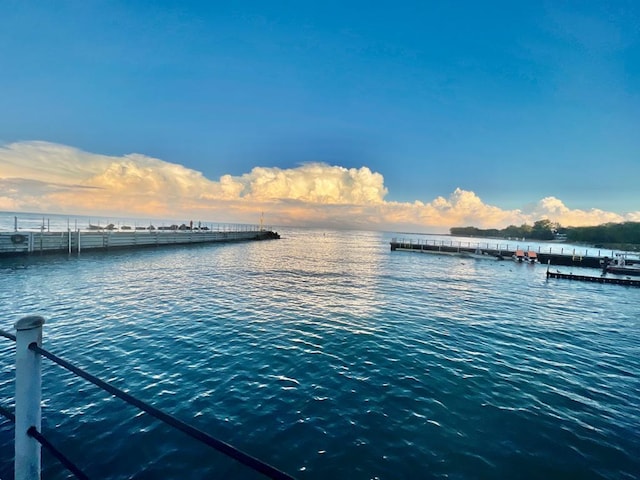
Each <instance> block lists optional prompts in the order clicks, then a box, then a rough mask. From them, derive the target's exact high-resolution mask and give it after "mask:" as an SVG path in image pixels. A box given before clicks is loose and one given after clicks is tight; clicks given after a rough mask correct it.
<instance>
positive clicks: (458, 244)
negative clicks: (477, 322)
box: [391, 238, 614, 269]
mask: <svg viewBox="0 0 640 480" xmlns="http://www.w3.org/2000/svg"><path fill="white" fill-rule="evenodd" d="M557 248H558V247H557V246H556V250H555V251H554V250H553V247H549V250H548V251H545V250H544V249H543V248H542V247H538V248H536V249H532V248H529V247H528V246H526V245H522V244H519V245H518V244H516V245H508V244H500V243H489V242H477V243H472V242H462V241H455V240H422V241H418V242H415V241H412V240H399V239H396V238H394V239H392V240H391V251H396V250H399V251H410V252H419V253H440V254H450V255H456V254H476V253H477V252H478V251H482V254H483V255H485V256H487V257H488V258H490V257H495V258H498V259H501V258H502V259H507V258H508V259H511V257H512V256H513V255H514V254H515V253H516V252H517V251H519V250H523V251H534V252H535V253H536V256H537V258H538V262H539V263H547V264H551V265H562V266H566V267H588V268H600V269H602V266H603V264H604V262H605V261H606V260H607V259H611V258H613V257H614V252H613V251H611V250H601V249H600V250H598V249H591V250H589V249H585V250H581V251H578V250H577V249H575V248H566V249H565V248H564V247H560V251H559V252H558V251H557Z"/></svg>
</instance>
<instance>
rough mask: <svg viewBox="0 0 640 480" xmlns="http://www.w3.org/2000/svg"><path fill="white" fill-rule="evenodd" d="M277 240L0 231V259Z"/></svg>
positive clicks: (198, 233) (259, 233) (190, 233)
mask: <svg viewBox="0 0 640 480" xmlns="http://www.w3.org/2000/svg"><path fill="white" fill-rule="evenodd" d="M278 238H280V235H278V233H277V232H274V231H271V230H262V229H260V230H229V231H212V230H129V231H115V230H100V231H80V230H76V231H71V230H68V231H62V232H45V231H40V232H0V257H4V256H13V255H33V254H45V253H74V252H77V253H80V252H81V251H85V250H90V251H96V250H112V249H127V248H129V249H130V248H142V247H159V246H168V245H191V244H202V243H222V242H244V241H253V240H271V239H278Z"/></svg>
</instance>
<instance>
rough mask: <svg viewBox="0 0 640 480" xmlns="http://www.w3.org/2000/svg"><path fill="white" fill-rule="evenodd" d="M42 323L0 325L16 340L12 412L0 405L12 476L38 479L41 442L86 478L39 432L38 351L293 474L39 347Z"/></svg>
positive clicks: (181, 425)
mask: <svg viewBox="0 0 640 480" xmlns="http://www.w3.org/2000/svg"><path fill="white" fill-rule="evenodd" d="M43 325H44V319H43V318H42V317H39V316H28V317H24V318H22V319H20V320H19V321H18V322H16V324H15V327H16V334H15V335H13V334H11V333H8V332H5V331H2V330H0V336H2V337H5V338H7V339H9V340H12V341H14V342H15V344H16V369H15V376H16V378H15V413H12V412H11V411H10V410H9V409H8V408H5V407H3V406H0V415H2V416H4V417H5V418H7V419H8V420H10V421H12V422H13V423H14V424H15V457H14V470H15V479H16V480H39V479H40V474H41V449H42V447H45V449H47V450H48V451H49V452H50V453H51V454H52V455H53V456H54V457H55V458H56V459H58V460H59V461H60V462H61V463H62V464H63V465H64V466H65V467H66V468H67V469H68V470H69V471H70V472H71V473H73V474H74V475H75V477H76V478H80V479H86V478H89V477H88V476H87V475H86V474H85V473H83V471H82V470H81V469H80V468H79V467H78V466H77V465H76V464H75V463H74V462H73V461H72V460H70V459H69V458H68V457H67V456H66V455H64V454H63V453H62V452H61V451H59V450H58V449H57V448H56V447H55V446H54V445H52V444H51V442H49V441H48V440H47V439H46V437H45V436H44V435H43V434H42V431H41V430H42V428H41V424H42V407H41V404H42V357H45V358H47V359H48V360H51V361H52V362H54V363H55V364H57V365H59V366H61V367H62V368H64V369H66V370H69V371H70V372H72V373H74V374H75V375H77V376H79V377H81V378H84V379H85V380H87V381H89V382H91V383H93V384H94V385H96V386H97V387H99V388H101V389H102V390H104V391H106V392H108V393H110V394H111V395H113V396H115V397H118V398H120V399H121V400H123V401H125V402H126V403H128V404H130V405H133V406H134V407H137V408H138V409H139V410H141V411H143V412H145V413H148V414H149V415H151V416H153V417H155V418H156V419H158V420H160V421H162V422H164V423H166V424H168V425H170V426H172V427H173V428H175V429H177V430H180V431H181V432H183V433H184V434H186V435H188V436H190V437H192V438H194V439H196V440H198V441H200V442H201V443H204V444H205V445H207V446H209V447H211V448H213V449H215V450H217V451H219V452H221V453H223V454H225V455H227V456H228V457H231V458H233V459H235V460H237V461H238V462H240V463H242V464H243V465H245V466H247V467H248V468H251V469H253V470H255V471H256V472H260V473H262V474H263V475H265V476H266V477H268V478H272V479H277V480H285V479H286V480H291V479H293V477H292V476H290V475H288V474H286V473H285V472H283V471H281V470H278V469H277V468H275V467H272V466H271V465H269V464H267V463H265V462H263V461H262V460H259V459H257V458H255V457H253V456H251V455H249V454H247V453H245V452H243V451H241V450H239V449H237V448H236V447H233V446H232V445H229V444H228V443H225V442H223V441H221V440H219V439H216V438H214V437H212V436H211V435H209V434H207V433H205V432H203V431H201V430H198V429H197V428H195V427H193V426H191V425H189V424H187V423H185V422H183V421H182V420H179V419H178V418H176V417H174V416H172V415H170V414H168V413H166V412H163V411H161V410H159V409H157V408H156V407H154V406H152V405H150V404H148V403H146V402H144V401H142V400H140V399H137V398H135V397H134V396H132V395H130V394H128V393H126V392H124V391H122V390H120V389H119V388H116V387H114V386H113V385H111V384H109V383H107V382H105V381H103V380H100V379H99V378H97V377H95V376H93V375H91V374H90V373H88V372H86V371H84V370H83V369H81V368H79V367H77V366H75V365H73V364H71V363H69V362H67V361H66V360H63V359H62V358H60V357H58V356H57V355H55V354H53V353H51V352H49V351H47V350H45V349H44V348H42V327H43Z"/></svg>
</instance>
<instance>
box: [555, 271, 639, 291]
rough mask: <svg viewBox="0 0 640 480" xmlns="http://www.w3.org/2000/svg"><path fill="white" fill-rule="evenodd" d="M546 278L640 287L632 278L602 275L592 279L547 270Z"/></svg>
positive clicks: (587, 276) (588, 276)
mask: <svg viewBox="0 0 640 480" xmlns="http://www.w3.org/2000/svg"><path fill="white" fill-rule="evenodd" d="M547 278H560V279H564V280H576V281H579V282H591V283H609V284H615V285H626V286H628V287H640V280H635V279H632V278H616V277H607V276H604V275H602V276H599V277H594V276H591V275H574V274H573V273H560V272H551V271H549V270H547Z"/></svg>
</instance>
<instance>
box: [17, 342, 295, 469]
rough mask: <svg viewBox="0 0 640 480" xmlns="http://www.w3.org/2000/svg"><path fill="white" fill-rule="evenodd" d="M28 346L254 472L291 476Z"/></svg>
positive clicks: (70, 365)
mask: <svg viewBox="0 0 640 480" xmlns="http://www.w3.org/2000/svg"><path fill="white" fill-rule="evenodd" d="M29 349H30V350H32V351H34V352H36V353H39V354H40V355H42V356H43V357H46V358H48V359H49V360H51V361H52V362H54V363H56V364H58V365H60V366H61V367H63V368H65V369H67V370H69V371H70V372H72V373H75V374H76V375H77V376H79V377H82V378H84V379H85V380H87V381H89V382H91V383H93V384H94V385H96V386H97V387H99V388H101V389H102V390H104V391H106V392H108V393H110V394H111V395H113V396H115V397H118V398H120V399H121V400H124V401H125V402H127V403H128V404H130V405H133V406H134V407H137V408H138V409H140V410H142V411H143V412H146V413H148V414H149V415H151V416H153V417H155V418H157V419H158V420H160V421H162V422H164V423H166V424H168V425H171V426H172V427H174V428H176V429H178V430H180V431H181V432H183V433H186V434H187V435H189V436H190V437H192V438H195V439H196V440H199V441H200V442H202V443H204V444H205V445H207V446H209V447H211V448H213V449H215V450H218V451H219V452H222V453H224V454H225V455H227V456H228V457H231V458H233V459H235V460H237V461H238V462H240V463H242V464H243V465H246V466H247V467H249V468H252V469H253V470H255V471H257V472H260V473H262V474H263V475H266V476H267V477H269V478H272V479H274V480H293V477H292V476H290V475H288V474H286V473H284V472H282V471H280V470H278V469H277V468H275V467H272V466H271V465H269V464H268V463H265V462H263V461H262V460H258V459H257V458H255V457H252V456H251V455H249V454H247V453H245V452H243V451H241V450H239V449H237V448H236V447H234V446H232V445H229V444H228V443H225V442H223V441H222V440H218V439H217V438H214V437H212V436H211V435H209V434H208V433H205V432H203V431H202V430H198V429H197V428H195V427H192V426H191V425H189V424H187V423H185V422H183V421H182V420H179V419H177V418H176V417H174V416H172V415H169V414H167V413H165V412H163V411H161V410H159V409H157V408H156V407H154V406H152V405H149V404H148V403H146V402H143V401H142V400H139V399H137V398H135V397H134V396H132V395H129V394H128V393H126V392H124V391H122V390H120V389H119V388H116V387H114V386H113V385H111V384H109V383H107V382H105V381H104V380H100V379H99V378H98V377H95V376H93V375H91V374H90V373H88V372H85V371H84V370H82V369H81V368H78V367H76V366H75V365H72V364H71V363H69V362H67V361H66V360H63V359H62V358H60V357H58V356H57V355H54V354H53V353H51V352H49V351H47V350H45V349H44V348H42V347H39V346H38V344H37V343H35V342H34V343H32V344H30V345H29Z"/></svg>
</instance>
